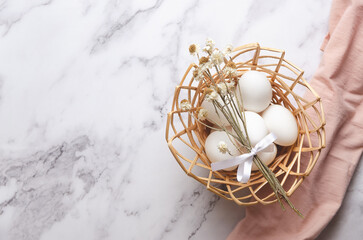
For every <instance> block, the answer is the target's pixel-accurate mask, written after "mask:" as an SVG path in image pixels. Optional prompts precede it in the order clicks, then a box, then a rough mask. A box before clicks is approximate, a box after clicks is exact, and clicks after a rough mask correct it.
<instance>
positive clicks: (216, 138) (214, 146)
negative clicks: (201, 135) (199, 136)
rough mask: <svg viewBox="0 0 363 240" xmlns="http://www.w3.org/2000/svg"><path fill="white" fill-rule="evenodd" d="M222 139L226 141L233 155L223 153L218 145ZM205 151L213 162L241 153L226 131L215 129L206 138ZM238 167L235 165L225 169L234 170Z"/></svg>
mask: <svg viewBox="0 0 363 240" xmlns="http://www.w3.org/2000/svg"><path fill="white" fill-rule="evenodd" d="M221 141H223V142H224V143H226V144H227V148H228V150H229V152H230V154H231V155H232V156H231V155H230V154H229V153H222V152H220V151H219V149H218V145H219V143H220V142H221ZM205 152H206V154H207V157H208V159H209V160H210V161H211V162H220V161H224V160H227V159H230V158H232V157H233V156H238V155H240V154H241V153H240V152H239V150H238V149H237V148H236V147H235V146H234V144H233V143H232V142H231V140H230V139H229V137H228V135H227V133H226V132H224V131H215V132H212V133H211V134H209V136H208V137H207V139H206V140H205ZM236 168H237V166H234V167H230V168H226V169H224V170H227V171H232V170H234V169H236Z"/></svg>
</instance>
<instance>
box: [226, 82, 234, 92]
mask: <svg viewBox="0 0 363 240" xmlns="http://www.w3.org/2000/svg"><path fill="white" fill-rule="evenodd" d="M226 85H227V89H228V90H229V91H231V90H233V89H234V88H235V85H234V82H233V81H231V82H226Z"/></svg>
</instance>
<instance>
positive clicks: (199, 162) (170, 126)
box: [166, 43, 325, 205]
mask: <svg viewBox="0 0 363 240" xmlns="http://www.w3.org/2000/svg"><path fill="white" fill-rule="evenodd" d="M233 54H234V55H233V57H232V59H233V61H234V62H235V63H236V65H237V68H238V73H239V75H242V74H243V73H244V72H245V71H248V70H250V69H252V70H257V71H263V72H265V73H267V75H268V79H269V80H270V83H271V85H272V88H273V98H272V102H273V103H274V104H280V105H283V106H284V107H286V108H288V109H289V110H290V111H291V112H292V113H293V114H294V116H295V118H296V120H297V123H298V127H299V136H298V140H297V141H296V142H295V144H294V145H292V146H289V147H280V146H279V147H278V153H277V157H276V159H275V160H274V162H273V163H271V164H270V165H269V168H270V169H271V170H272V171H273V173H274V174H275V175H276V177H277V178H278V179H279V180H280V182H281V185H282V186H283V187H284V189H285V190H286V192H287V195H288V196H291V194H292V193H293V192H294V191H295V190H296V189H297V188H298V187H299V186H300V184H301V183H302V182H303V180H304V179H305V177H306V176H308V175H309V173H310V172H311V170H312V169H313V167H314V165H315V163H316V161H317V159H318V158H319V155H320V152H321V150H322V148H324V147H325V131H324V125H325V118H324V112H323V108H322V103H321V99H320V97H319V96H318V94H317V93H316V92H315V91H314V90H313V89H312V88H311V86H310V85H309V84H308V83H307V81H306V80H305V79H304V78H303V71H302V70H300V69H299V68H298V67H296V66H295V65H293V64H292V63H290V62H289V61H287V60H285V59H284V56H285V52H284V51H282V50H278V49H272V48H264V47H260V45H259V44H257V43H254V44H247V45H244V46H241V47H238V48H236V49H234V51H233ZM193 66H194V64H191V65H190V66H189V68H188V69H187V71H186V73H185V75H184V77H183V79H182V80H181V82H180V85H178V86H177V87H176V89H175V94H174V99H173V105H172V109H171V112H170V113H169V114H168V119H167V126H166V140H167V142H168V146H169V148H170V150H171V152H172V154H173V155H174V157H175V159H176V160H177V162H178V163H179V165H180V167H181V168H182V169H183V170H184V171H185V173H186V174H187V175H188V176H191V177H193V178H194V179H196V180H197V181H199V182H200V183H202V184H204V185H205V186H206V187H207V189H208V190H210V191H212V192H214V193H216V194H217V195H219V196H220V197H223V198H226V199H228V200H233V201H234V202H236V203H237V204H239V205H253V204H256V203H262V204H270V203H273V202H276V201H277V199H276V196H275V194H274V193H273V192H272V190H271V189H270V186H269V185H268V182H267V181H266V179H265V178H264V177H263V176H262V174H261V173H260V172H259V171H254V172H252V174H251V178H250V180H249V181H248V182H247V183H246V184H243V183H240V182H238V181H237V179H236V171H217V172H213V171H212V170H211V167H210V165H211V163H210V161H209V160H208V158H207V156H206V154H205V151H204V142H205V139H206V137H207V136H208V134H209V132H210V130H209V129H207V128H206V127H204V126H203V125H202V124H200V123H199V122H198V121H195V119H194V118H193V116H191V115H190V113H188V112H186V111H182V110H181V109H180V107H179V103H180V101H181V100H182V99H188V100H189V102H190V103H191V104H192V109H191V111H192V114H195V111H196V109H197V107H199V106H200V104H201V103H202V101H203V85H202V83H201V82H196V81H194V79H193V77H192V74H191V70H192V68H193ZM306 91H308V94H307V95H310V96H312V97H310V98H309V99H304V98H303V97H302V96H303V94H304V92H305V93H306ZM304 96H305V95H304ZM193 111H194V113H193Z"/></svg>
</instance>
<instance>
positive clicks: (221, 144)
mask: <svg viewBox="0 0 363 240" xmlns="http://www.w3.org/2000/svg"><path fill="white" fill-rule="evenodd" d="M217 147H218V150H219V151H220V152H221V153H223V154H225V153H227V152H228V146H227V144H226V143H225V142H223V141H220V142H219V143H218V146H217Z"/></svg>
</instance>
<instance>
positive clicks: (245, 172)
mask: <svg viewBox="0 0 363 240" xmlns="http://www.w3.org/2000/svg"><path fill="white" fill-rule="evenodd" d="M275 140H276V136H275V134H273V133H270V134H268V135H267V136H266V137H264V138H262V139H261V141H259V142H258V143H257V144H256V146H254V147H253V148H252V149H251V152H249V153H244V154H242V155H239V156H236V157H233V158H230V159H228V160H225V161H221V162H215V163H212V170H213V171H218V170H221V169H225V168H229V167H234V166H236V165H239V166H238V169H237V180H238V181H239V182H242V183H247V182H248V180H249V179H250V176H251V169H252V161H253V157H254V156H255V155H256V154H257V153H258V152H260V151H262V150H264V149H266V148H267V147H268V146H270V145H271V144H272V143H273V142H274V141H275Z"/></svg>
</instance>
